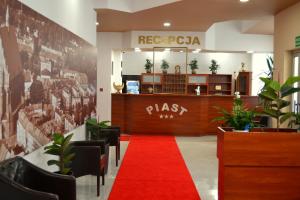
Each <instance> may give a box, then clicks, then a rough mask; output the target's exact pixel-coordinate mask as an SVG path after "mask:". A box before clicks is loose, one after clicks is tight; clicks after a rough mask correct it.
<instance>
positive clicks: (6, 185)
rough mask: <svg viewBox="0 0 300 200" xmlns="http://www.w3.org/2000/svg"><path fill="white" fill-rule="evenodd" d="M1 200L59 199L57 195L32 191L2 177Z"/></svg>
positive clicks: (0, 185) (0, 186) (0, 183)
mask: <svg viewBox="0 0 300 200" xmlns="http://www.w3.org/2000/svg"><path fill="white" fill-rule="evenodd" d="M0 199H13V200H58V199H59V198H58V196H57V195H56V194H51V193H45V192H41V191H37V190H32V189H30V188H28V187H24V186H22V185H20V184H18V183H16V182H13V181H12V180H8V179H7V177H2V176H1V175H0Z"/></svg>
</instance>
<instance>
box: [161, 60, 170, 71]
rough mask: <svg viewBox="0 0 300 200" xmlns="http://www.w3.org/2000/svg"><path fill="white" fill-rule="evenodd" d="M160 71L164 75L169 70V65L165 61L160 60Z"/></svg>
mask: <svg viewBox="0 0 300 200" xmlns="http://www.w3.org/2000/svg"><path fill="white" fill-rule="evenodd" d="M160 67H161V69H162V71H163V73H164V74H166V73H167V72H168V69H169V63H168V62H167V61H165V60H162V63H161V65H160Z"/></svg>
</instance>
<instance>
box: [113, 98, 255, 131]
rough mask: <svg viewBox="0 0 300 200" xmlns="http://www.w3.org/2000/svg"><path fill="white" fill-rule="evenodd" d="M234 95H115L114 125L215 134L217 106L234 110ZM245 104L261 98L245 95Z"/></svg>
mask: <svg viewBox="0 0 300 200" xmlns="http://www.w3.org/2000/svg"><path fill="white" fill-rule="evenodd" d="M233 98H234V96H227V95H226V96H225V95H224V96H217V95H214V96H207V95H205V96H204V95H203V96H195V95H175V94H139V95H133V94H112V124H113V125H117V126H120V127H121V131H122V132H123V133H127V134H167V135H182V136H199V135H211V134H216V132H217V127H218V126H219V125H220V124H218V123H214V122H211V121H212V119H213V118H215V117H217V116H220V114H219V113H218V111H217V110H216V109H215V108H214V106H220V107H223V108H225V109H227V110H231V109H232V103H233ZM242 99H243V101H244V103H245V106H246V107H249V108H253V107H255V106H256V105H258V97H255V96H243V97H242Z"/></svg>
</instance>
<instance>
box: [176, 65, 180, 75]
mask: <svg viewBox="0 0 300 200" xmlns="http://www.w3.org/2000/svg"><path fill="white" fill-rule="evenodd" d="M175 74H180V65H176V66H175Z"/></svg>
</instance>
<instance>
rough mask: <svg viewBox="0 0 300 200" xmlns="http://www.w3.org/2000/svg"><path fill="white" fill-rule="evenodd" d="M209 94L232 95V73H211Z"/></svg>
mask: <svg viewBox="0 0 300 200" xmlns="http://www.w3.org/2000/svg"><path fill="white" fill-rule="evenodd" d="M208 94H209V95H232V75H230V74H210V75H209V78H208Z"/></svg>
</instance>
